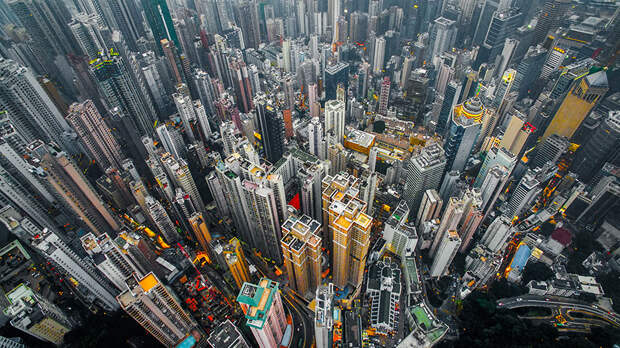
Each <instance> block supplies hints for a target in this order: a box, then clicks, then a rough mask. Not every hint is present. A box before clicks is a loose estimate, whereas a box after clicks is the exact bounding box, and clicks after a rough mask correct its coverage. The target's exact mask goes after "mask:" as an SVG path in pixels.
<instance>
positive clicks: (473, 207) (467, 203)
mask: <svg viewBox="0 0 620 348" xmlns="http://www.w3.org/2000/svg"><path fill="white" fill-rule="evenodd" d="M461 199H462V201H463V216H461V221H460V222H459V230H458V231H459V236H460V237H461V241H462V243H461V247H460V249H459V251H460V252H465V251H466V250H467V248H468V247H469V243H470V242H471V239H472V237H473V236H474V233H475V232H476V230H478V226H480V223H481V222H482V219H483V217H484V212H483V210H482V209H481V205H482V197H481V193H480V190H479V189H477V188H474V189H468V190H466V191H465V192H464V193H463V197H462V198H461Z"/></svg>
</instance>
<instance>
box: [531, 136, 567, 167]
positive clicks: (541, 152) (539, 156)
mask: <svg viewBox="0 0 620 348" xmlns="http://www.w3.org/2000/svg"><path fill="white" fill-rule="evenodd" d="M568 146H569V142H568V139H566V138H565V137H562V136H559V135H557V134H553V135H551V136H550V137H548V138H547V139H545V140H544V141H543V142H541V143H539V144H538V146H537V149H536V156H534V159H533V160H532V163H531V165H530V167H531V168H532V169H533V168H537V167H542V166H543V165H545V164H546V163H547V162H551V163H555V162H557V160H558V159H559V158H560V156H561V155H562V154H563V153H564V151H566V149H567V148H568Z"/></svg>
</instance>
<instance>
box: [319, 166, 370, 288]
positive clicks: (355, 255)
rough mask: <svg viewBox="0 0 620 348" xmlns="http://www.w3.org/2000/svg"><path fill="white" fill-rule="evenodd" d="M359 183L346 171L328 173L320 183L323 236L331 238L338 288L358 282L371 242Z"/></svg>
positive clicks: (368, 223) (334, 273) (334, 277)
mask: <svg viewBox="0 0 620 348" xmlns="http://www.w3.org/2000/svg"><path fill="white" fill-rule="evenodd" d="M359 186H360V181H359V180H358V179H357V178H355V177H354V176H352V175H349V174H346V173H339V174H337V175H335V176H329V175H328V176H326V177H325V178H324V179H323V182H322V187H323V222H324V228H325V229H326V230H325V231H324V233H326V234H324V235H327V236H328V238H330V240H331V245H329V248H330V250H331V255H332V257H331V259H332V271H333V282H334V284H335V285H336V286H337V287H339V288H344V287H345V286H346V285H347V284H351V285H353V286H354V287H358V286H359V285H360V284H361V282H362V276H363V274H364V265H365V264H366V256H367V254H368V246H369V244H370V228H371V226H372V218H371V217H370V216H368V215H366V214H365V213H364V211H365V210H366V203H365V202H364V201H363V200H361V199H360V198H359V197H358V196H359V191H360V190H359Z"/></svg>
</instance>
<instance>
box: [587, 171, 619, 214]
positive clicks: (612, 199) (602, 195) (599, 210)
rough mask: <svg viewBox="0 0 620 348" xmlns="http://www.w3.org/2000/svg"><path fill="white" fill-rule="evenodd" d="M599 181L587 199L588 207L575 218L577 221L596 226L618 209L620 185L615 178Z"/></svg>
mask: <svg viewBox="0 0 620 348" xmlns="http://www.w3.org/2000/svg"><path fill="white" fill-rule="evenodd" d="M604 179H605V180H603V179H601V180H600V181H599V183H598V184H596V186H595V187H594V188H593V189H592V192H591V197H589V198H587V201H586V202H587V203H588V206H587V208H586V209H584V210H583V212H582V213H581V214H579V216H578V217H577V221H579V222H581V223H585V224H588V225H594V226H597V225H599V224H601V223H602V222H603V221H604V220H605V218H607V217H610V216H611V215H613V214H615V213H614V212H615V211H618V209H620V203H619V202H620V199H619V198H620V183H619V182H618V178H616V177H606V178H604Z"/></svg>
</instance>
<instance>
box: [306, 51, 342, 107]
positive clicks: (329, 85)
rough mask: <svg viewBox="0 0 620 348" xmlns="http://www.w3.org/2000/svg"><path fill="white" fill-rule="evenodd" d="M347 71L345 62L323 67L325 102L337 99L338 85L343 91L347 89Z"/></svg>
mask: <svg viewBox="0 0 620 348" xmlns="http://www.w3.org/2000/svg"><path fill="white" fill-rule="evenodd" d="M349 69H350V68H349V64H348V63H345V62H337V63H335V64H328V65H327V66H326V67H325V81H324V82H323V88H324V89H325V100H332V99H337V96H338V94H337V90H338V85H339V84H342V86H343V87H344V90H345V91H346V90H347V89H348V88H349ZM310 106H312V105H310ZM313 116H314V115H313Z"/></svg>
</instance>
